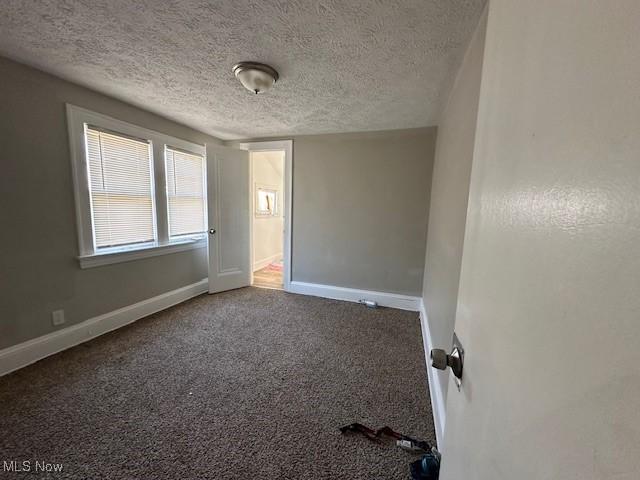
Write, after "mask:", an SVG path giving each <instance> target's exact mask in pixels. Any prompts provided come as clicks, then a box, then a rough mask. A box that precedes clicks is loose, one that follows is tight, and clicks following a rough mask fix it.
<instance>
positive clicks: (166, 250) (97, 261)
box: [78, 237, 207, 269]
mask: <svg viewBox="0 0 640 480" xmlns="http://www.w3.org/2000/svg"><path fill="white" fill-rule="evenodd" d="M206 246H207V239H206V238H205V237H202V238H189V239H186V240H179V241H174V242H172V243H170V244H167V245H157V244H153V245H148V246H144V247H137V248H132V249H131V250H124V249H121V250H116V251H113V252H103V253H96V254H93V255H84V256H80V257H78V260H79V261H80V268H83V269H84V268H93V267H100V266H102V265H109V264H112V263H122V262H130V261H131V260H140V259H141V258H148V257H157V256H160V255H168V254H170V253H178V252H186V251H187V250H195V249H198V248H205V247H206Z"/></svg>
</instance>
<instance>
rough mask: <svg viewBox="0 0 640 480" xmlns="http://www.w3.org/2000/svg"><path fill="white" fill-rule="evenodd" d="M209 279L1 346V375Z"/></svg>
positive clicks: (165, 304) (183, 296)
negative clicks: (56, 329) (44, 333)
mask: <svg viewBox="0 0 640 480" xmlns="http://www.w3.org/2000/svg"><path fill="white" fill-rule="evenodd" d="M208 288H209V284H208V281H207V279H206V278H205V279H204V280H201V281H199V282H197V283H193V284H191V285H187V286H186V287H182V288H178V289H176V290H172V291H170V292H166V293H163V294H161V295H158V296H157V297H153V298H149V299H147V300H143V301H141V302H138V303H134V304H133V305H129V306H127V307H124V308H119V309H118V310H114V311H112V312H109V313H105V314H104V315H99V316H97V317H93V318H90V319H89V320H85V321H84V322H81V323H78V324H75V325H71V326H70V327H67V328H64V329H62V330H58V331H56V332H53V333H49V334H47V335H43V336H41V337H38V338H34V339H32V340H28V341H26V342H23V343H19V344H18V345H14V346H12V347H8V348H5V349H3V350H0V376H2V375H6V374H7V373H10V372H13V371H14V370H18V369H19V368H22V367H26V366H27V365H30V364H32V363H34V362H37V361H38V360H41V359H43V358H45V357H48V356H49V355H53V354H54V353H58V352H61V351H62V350H66V349H67V348H71V347H73V346H75V345H78V344H80V343H83V342H86V341H88V340H91V339H92V338H96V337H98V336H100V335H102V334H104V333H107V332H110V331H112V330H115V329H117V328H120V327H123V326H124V325H127V324H129V323H132V322H135V321H136V320H139V319H141V318H143V317H146V316H148V315H151V314H153V313H156V312H159V311H160V310H164V309H165V308H169V307H171V306H173V305H176V304H178V303H181V302H184V301H185V300H188V299H190V298H192V297H195V296H197V295H200V294H201V293H205V292H207V291H208Z"/></svg>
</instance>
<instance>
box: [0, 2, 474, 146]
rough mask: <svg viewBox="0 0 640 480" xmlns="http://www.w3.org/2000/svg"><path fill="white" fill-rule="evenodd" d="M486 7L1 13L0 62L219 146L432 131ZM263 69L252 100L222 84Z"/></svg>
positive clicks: (234, 6) (72, 7) (348, 5)
mask: <svg viewBox="0 0 640 480" xmlns="http://www.w3.org/2000/svg"><path fill="white" fill-rule="evenodd" d="M483 4H484V0H405V1H398V0H379V1H364V0H315V1H312V0H308V1H304V0H297V1H273V0H272V1H261V0H224V1H217V2H216V1H207V0H174V1H170V0H166V1H160V0H144V1H140V0H138V1H132V0H102V1H99V0H41V1H33V0H30V1H26V0H2V1H1V2H0V54H2V55H5V56H7V57H10V58H13V59H15V60H17V61H20V62H23V63H27V64H29V65H32V66H35V67H37V68H40V69H42V70H45V71H47V72H50V73H53V74H54V75H57V76H60V77H62V78H65V79H68V80H71V81H73V82H76V83H79V84H81V85H85V86H88V87H90V88H93V89H95V90H98V91H100V92H104V93H106V94H108V95H112V96H114V97H116V98H120V99H122V100H124V101H127V102H129V103H132V104H134V105H138V106H141V107H143V108H145V109H147V110H150V111H153V112H155V113H159V114H161V115H163V116H165V117H168V118H171V119H173V120H176V121H178V122H180V123H184V124H186V125H189V126H191V127H194V128H196V129H198V130H201V131H204V132H206V133H209V134H212V135H215V136H218V137H220V138H223V139H232V138H247V137H260V136H276V135H295V134H314V133H329V132H354V131H365V130H385V129H396V128H410V127H420V126H427V125H435V124H436V123H437V116H438V113H439V112H440V110H441V108H442V106H443V102H444V100H445V98H446V95H447V93H448V91H449V87H450V84H451V82H452V80H453V77H454V74H455V70H456V68H457V65H458V64H459V62H460V59H461V55H462V53H463V50H464V47H465V45H466V43H467V41H468V39H469V37H470V34H471V32H472V30H473V28H474V26H475V24H476V22H477V19H478V18H479V15H480V10H481V8H482V5H483ZM242 60H255V61H261V62H265V63H269V64H271V65H272V66H273V67H275V68H276V69H277V70H278V71H279V72H280V80H279V81H278V83H277V84H276V85H275V87H274V88H273V89H272V90H270V91H269V92H267V93H265V94H264V95H259V96H256V95H252V94H251V93H250V92H248V91H247V90H245V89H244V88H243V87H242V85H241V84H240V83H239V82H238V81H237V80H236V79H235V77H234V76H233V74H232V73H231V67H232V66H233V65H234V64H235V63H237V62H238V61H242Z"/></svg>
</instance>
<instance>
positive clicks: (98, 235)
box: [85, 126, 155, 248]
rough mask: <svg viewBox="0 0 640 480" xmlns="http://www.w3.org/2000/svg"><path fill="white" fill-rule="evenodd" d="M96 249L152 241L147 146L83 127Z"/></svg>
mask: <svg viewBox="0 0 640 480" xmlns="http://www.w3.org/2000/svg"><path fill="white" fill-rule="evenodd" d="M85 134H86V146H87V162H88V165H89V177H90V190H91V215H92V219H93V231H94V238H95V247H96V248H105V247H115V246H123V245H129V244H136V243H142V242H150V241H154V240H155V224H154V211H153V187H152V185H153V184H152V178H153V172H152V168H151V145H150V143H149V142H148V141H144V140H137V139H133V138H130V137H126V136H123V135H118V134H114V133H108V132H105V131H102V130H98V129H95V128H93V127H90V126H87V127H86V129H85Z"/></svg>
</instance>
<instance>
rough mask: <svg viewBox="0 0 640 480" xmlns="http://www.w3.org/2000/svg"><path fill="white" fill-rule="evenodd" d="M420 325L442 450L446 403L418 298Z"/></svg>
mask: <svg viewBox="0 0 640 480" xmlns="http://www.w3.org/2000/svg"><path fill="white" fill-rule="evenodd" d="M420 326H421V327H422V343H423V346H424V358H425V360H426V362H427V376H428V377H429V394H430V396H431V410H433V424H434V426H435V427H436V440H437V441H438V449H440V452H442V448H443V446H444V443H443V439H444V424H445V420H446V405H445V400H444V394H443V392H442V385H441V384H440V380H439V379H438V378H437V377H436V371H435V370H434V368H433V367H432V366H431V362H430V361H429V354H430V352H431V349H432V348H434V347H433V340H432V339H431V331H430V330H429V321H428V319H427V310H426V309H425V307H424V301H423V300H422V299H420Z"/></svg>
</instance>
